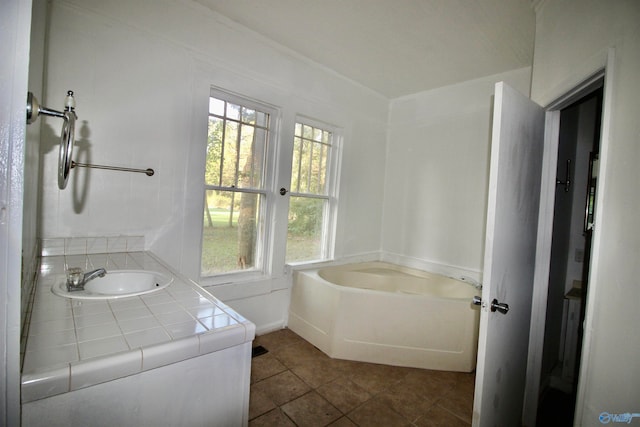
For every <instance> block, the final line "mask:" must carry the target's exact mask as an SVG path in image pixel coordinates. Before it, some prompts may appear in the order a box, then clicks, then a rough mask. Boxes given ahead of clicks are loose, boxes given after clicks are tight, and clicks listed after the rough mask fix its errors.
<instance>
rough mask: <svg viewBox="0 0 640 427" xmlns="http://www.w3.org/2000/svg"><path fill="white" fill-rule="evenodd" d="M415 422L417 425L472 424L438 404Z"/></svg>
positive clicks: (449, 426) (446, 426)
mask: <svg viewBox="0 0 640 427" xmlns="http://www.w3.org/2000/svg"><path fill="white" fill-rule="evenodd" d="M414 424H415V425H416V427H469V426H470V425H471V424H470V423H466V422H464V421H463V420H461V419H460V418H458V417H456V416H455V415H453V414H452V413H451V412H449V411H447V410H445V409H442V408H441V407H440V406H438V405H434V406H433V407H432V408H431V409H430V410H429V411H428V412H427V413H426V414H425V415H423V416H421V417H420V418H419V419H418V420H417V421H416V422H415V423H414Z"/></svg>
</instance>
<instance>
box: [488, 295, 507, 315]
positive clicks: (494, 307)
mask: <svg viewBox="0 0 640 427" xmlns="http://www.w3.org/2000/svg"><path fill="white" fill-rule="evenodd" d="M491 311H492V312H495V311H499V312H500V313H502V314H507V312H508V311H509V304H506V303H504V302H498V300H497V299H495V298H494V299H493V301H491Z"/></svg>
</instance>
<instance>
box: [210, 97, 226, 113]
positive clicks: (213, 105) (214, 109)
mask: <svg viewBox="0 0 640 427" xmlns="http://www.w3.org/2000/svg"><path fill="white" fill-rule="evenodd" d="M209 114H215V115H217V116H224V101H223V100H221V99H216V98H209Z"/></svg>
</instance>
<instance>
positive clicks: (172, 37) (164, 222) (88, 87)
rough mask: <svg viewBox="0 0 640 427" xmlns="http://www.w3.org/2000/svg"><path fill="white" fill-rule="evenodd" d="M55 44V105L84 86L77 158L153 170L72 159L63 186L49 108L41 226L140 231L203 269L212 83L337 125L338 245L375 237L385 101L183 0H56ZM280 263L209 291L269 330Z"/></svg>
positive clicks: (165, 255) (192, 269)
mask: <svg viewBox="0 0 640 427" xmlns="http://www.w3.org/2000/svg"><path fill="white" fill-rule="evenodd" d="M49 43H50V44H49V56H48V61H47V67H48V68H47V78H46V88H47V93H46V95H47V96H46V99H47V103H48V106H50V107H51V108H56V107H57V108H62V102H63V98H64V95H65V93H66V91H67V90H68V89H71V90H74V91H75V94H76V102H77V112H78V116H79V120H78V123H77V126H78V128H77V130H76V135H77V137H78V141H77V147H76V152H75V154H74V159H75V160H77V161H79V162H83V161H84V162H92V163H97V164H106V165H118V166H127V167H134V168H147V167H151V168H154V169H155V170H156V175H155V176H153V177H151V178H149V177H147V176H145V175H142V174H129V173H122V172H109V171H97V170H90V171H88V170H86V169H81V170H72V172H71V175H72V176H71V179H70V181H69V185H68V187H67V189H66V190H64V191H59V190H58V188H57V184H56V168H57V145H56V144H57V141H58V138H59V137H58V135H59V132H60V123H58V121H59V120H57V119H47V124H48V127H47V128H46V132H45V133H44V136H43V145H44V146H45V151H46V153H45V154H44V162H43V163H44V165H43V172H42V173H43V181H44V184H43V187H42V215H41V222H42V227H41V230H42V237H45V238H47V237H69V236H71V237H72V236H113V235H122V234H124V235H126V234H129V235H144V236H145V241H146V246H147V249H149V250H152V251H153V252H155V253H156V254H158V255H159V256H160V257H161V258H162V259H164V260H165V261H166V262H168V263H169V264H170V265H171V266H172V267H174V268H176V269H178V270H179V271H181V272H182V273H184V274H186V275H187V276H188V277H190V278H192V279H196V280H197V279H198V275H199V251H200V227H201V225H202V203H203V202H202V197H203V196H202V194H203V193H202V191H203V171H204V153H205V143H206V126H207V106H208V96H209V87H210V86H212V85H214V86H218V87H220V88H223V89H226V90H229V91H232V92H236V93H238V94H241V95H245V96H248V97H251V98H254V99H256V100H259V101H262V102H266V103H270V104H272V105H275V106H276V107H278V108H280V110H281V126H280V130H281V137H282V138H285V137H287V136H288V133H287V131H289V130H291V129H292V128H293V120H294V117H295V114H297V113H300V114H304V115H306V116H309V117H313V118H315V119H318V120H321V121H324V122H327V123H331V124H333V125H335V126H338V127H340V128H342V131H343V135H344V150H343V162H342V165H343V168H342V171H341V175H342V181H341V182H342V185H341V187H340V207H339V223H338V235H337V242H336V256H338V257H341V256H348V255H354V254H361V253H370V252H377V251H378V250H379V248H380V231H379V230H380V228H381V217H382V197H381V192H380V189H381V188H382V187H383V179H384V173H383V171H384V155H385V150H384V147H385V141H386V134H385V129H386V128H385V125H386V119H387V109H388V100H386V99H384V98H383V97H381V96H379V95H377V94H375V93H373V92H371V91H369V90H367V89H364V88H363V87H361V86H359V85H356V84H354V83H352V82H350V81H348V80H346V79H344V78H342V77H340V76H337V75H336V74H335V73H333V72H331V71H329V70H327V69H325V68H322V67H320V66H318V65H316V64H314V63H311V62H309V61H307V60H305V59H302V58H300V57H299V56H297V55H296V54H293V53H292V52H289V51H287V50H285V49H283V48H280V47H278V46H277V45H276V44H274V43H273V42H271V41H269V40H267V39H265V38H263V37H261V36H259V35H257V34H255V33H253V32H251V31H248V30H247V29H244V28H243V27H240V26H238V25H236V24H235V23H233V22H232V21H230V20H228V19H226V18H224V17H221V16H219V15H217V14H215V13H213V12H211V11H210V10H208V9H206V8H204V7H202V6H200V5H197V4H194V3H193V2H191V1H187V0H161V1H153V0H139V1H136V2H129V1H126V0H121V1H109V2H103V1H100V0H82V1H80V0H54V1H53V4H52V14H51V30H50V38H49ZM285 143H289V141H285ZM274 185H276V184H274ZM278 188H279V187H278ZM283 274H284V273H281V272H274V278H273V280H270V281H263V282H260V283H257V284H256V283H252V284H250V285H247V286H244V285H234V286H227V287H223V288H220V289H219V292H218V291H217V290H215V289H214V290H213V292H214V293H217V294H218V295H219V296H220V297H221V298H223V299H225V300H226V301H227V302H230V304H231V305H232V306H234V308H237V309H238V310H240V311H241V312H242V313H243V315H245V316H247V317H248V318H249V319H251V320H253V321H254V322H256V323H257V324H258V331H259V332H260V330H261V326H262V327H269V326H268V325H271V326H275V325H282V324H283V322H284V321H285V317H286V306H287V304H288V293H287V286H288V281H287V278H286V277H284V276H283ZM243 286H244V287H243Z"/></svg>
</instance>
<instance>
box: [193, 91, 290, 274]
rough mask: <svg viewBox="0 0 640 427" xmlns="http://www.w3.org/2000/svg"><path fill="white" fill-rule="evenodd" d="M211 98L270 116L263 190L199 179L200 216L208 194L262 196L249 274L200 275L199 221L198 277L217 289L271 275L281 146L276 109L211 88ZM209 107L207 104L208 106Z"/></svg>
mask: <svg viewBox="0 0 640 427" xmlns="http://www.w3.org/2000/svg"><path fill="white" fill-rule="evenodd" d="M210 98H216V99H220V100H223V101H226V102H228V103H232V104H236V105H239V106H241V107H246V108H250V109H254V110H256V111H260V112H262V113H265V114H268V115H269V120H268V126H267V130H266V132H267V141H266V147H265V152H264V156H265V161H264V164H263V171H262V180H263V183H262V188H260V189H254V188H237V187H235V186H232V187H226V186H218V185H210V184H207V183H206V179H205V176H204V173H203V175H202V179H203V181H202V182H203V187H202V200H203V206H202V212H204V207H205V206H204V205H205V202H204V200H205V197H206V193H207V191H216V190H219V191H233V192H237V193H239V194H242V193H250V194H258V195H261V196H262V201H263V203H262V202H261V203H260V208H259V219H260V220H259V222H258V224H257V228H258V231H257V236H256V247H255V255H254V256H255V262H254V267H253V268H251V269H248V270H234V271H229V272H223V273H218V274H213V275H204V274H203V271H202V250H203V243H204V218H202V229H201V232H200V249H199V254H200V259H199V262H198V270H199V271H198V275H199V277H200V281H201V283H203V284H204V285H219V284H225V283H233V282H242V281H251V280H258V279H263V278H265V277H268V276H270V275H271V272H272V268H273V266H272V262H271V259H272V253H271V252H272V244H271V241H272V235H273V230H272V229H273V226H272V224H273V222H274V221H273V220H274V215H275V213H274V212H275V208H274V193H275V192H274V183H275V181H276V178H277V174H278V171H277V165H278V159H277V156H278V152H279V144H280V138H279V134H280V122H281V111H280V109H279V108H277V107H275V106H273V105H270V104H267V103H264V102H260V101H256V100H254V99H251V98H248V97H245V96H242V95H238V94H234V93H231V92H229V91H226V90H223V89H220V88H217V87H214V86H212V87H210V91H209V96H208V97H207V100H209V99H210ZM207 105H208V103H207ZM210 116H211V114H210V112H209V110H208V108H207V126H209V119H208V117H210ZM205 162H206V154H205Z"/></svg>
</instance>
